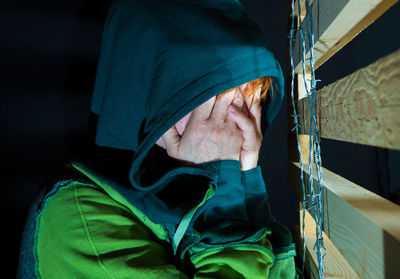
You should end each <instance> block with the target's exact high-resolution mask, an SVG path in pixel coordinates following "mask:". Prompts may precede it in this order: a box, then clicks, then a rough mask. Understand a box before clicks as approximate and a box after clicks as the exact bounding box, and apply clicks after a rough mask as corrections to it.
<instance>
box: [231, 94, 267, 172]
mask: <svg viewBox="0 0 400 279" xmlns="http://www.w3.org/2000/svg"><path fill="white" fill-rule="evenodd" d="M259 93H260V90H259V91H258V92H257V93H256V95H255V96H254V100H256V101H255V102H253V104H251V103H252V99H251V97H247V98H246V99H245V101H246V105H244V106H243V108H242V109H241V108H240V106H239V107H235V106H234V105H232V106H231V109H230V111H229V114H228V117H227V118H228V119H230V120H232V121H234V122H235V123H236V124H237V126H238V127H239V128H240V130H241V131H242V134H243V144H242V147H241V150H240V167H241V170H243V171H245V170H249V169H252V168H255V167H257V164H258V155H259V152H260V148H261V142H262V132H261V105H260V100H259Z"/></svg>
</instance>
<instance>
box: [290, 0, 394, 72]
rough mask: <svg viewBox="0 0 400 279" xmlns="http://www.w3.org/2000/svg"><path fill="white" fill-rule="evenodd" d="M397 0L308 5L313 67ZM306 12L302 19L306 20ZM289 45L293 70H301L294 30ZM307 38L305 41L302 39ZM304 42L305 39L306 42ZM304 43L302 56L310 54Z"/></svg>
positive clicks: (325, 0) (329, 1)
mask: <svg viewBox="0 0 400 279" xmlns="http://www.w3.org/2000/svg"><path fill="white" fill-rule="evenodd" d="M397 1H398V0H335V1H332V0H319V1H314V3H313V4H312V6H311V10H312V18H313V22H314V26H315V28H314V33H315V49H314V59H315V69H317V68H318V67H319V66H321V65H322V64H323V63H324V62H325V61H327V60H328V59H329V58H330V57H331V56H332V55H334V54H335V53H336V52H337V51H339V50H340V49H341V48H342V47H344V46H345V45H346V44H347V43H348V42H350V41H351V40H352V39H353V38H354V37H355V36H357V35H358V34H359V33H360V32H361V31H362V30H364V29H365V28H367V27H368V26H369V25H370V24H372V23H373V22H374V21H375V20H376V19H377V18H378V17H380V16H381V15H382V14H383V13H384V12H385V11H386V10H387V9H389V8H390V7H391V6H393V5H394V4H395V3H396V2H397ZM309 16H310V15H306V17H305V18H304V20H307V17H309ZM295 38H296V39H295V44H294V48H293V59H294V60H293V61H294V65H295V71H296V73H301V72H302V66H301V64H302V63H301V61H302V59H303V54H302V50H301V41H300V35H299V33H298V32H297V34H296V37H295ZM306 41H307V40H306ZM306 43H307V42H306ZM309 48H310V46H309V45H308V44H307V45H306V58H309V57H310V51H309Z"/></svg>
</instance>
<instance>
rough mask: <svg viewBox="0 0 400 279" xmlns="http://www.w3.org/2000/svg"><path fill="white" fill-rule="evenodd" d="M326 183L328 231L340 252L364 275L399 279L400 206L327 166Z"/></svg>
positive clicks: (325, 223)
mask: <svg viewBox="0 0 400 279" xmlns="http://www.w3.org/2000/svg"><path fill="white" fill-rule="evenodd" d="M293 164H294V165H295V166H297V167H298V168H300V164H299V163H293ZM314 170H315V168H314ZM304 171H305V176H306V180H307V179H308V174H309V172H308V167H307V166H305V168H304ZM316 177H317V176H316V173H315V172H314V173H313V179H314V181H315V182H316V180H317V179H316ZM315 184H316V183H315ZM323 184H324V202H323V204H324V205H323V206H324V231H325V233H326V234H327V236H328V237H329V239H330V240H331V241H332V243H333V244H334V245H335V246H336V248H337V249H338V250H339V252H340V253H341V254H342V255H343V257H344V258H345V259H346V260H347V262H348V263H349V264H350V265H351V266H352V268H353V269H354V270H355V271H356V272H357V274H358V275H359V276H360V277H361V278H367V279H370V278H371V279H377V278H398V275H399V274H400V264H399V263H398V259H400V206H398V205H396V204H394V203H392V202H390V201H388V200H386V199H384V198H382V197H380V196H378V195H376V194H374V193H372V192H370V191H368V190H366V189H364V188H362V187H360V186H358V185H356V184H354V183H352V182H351V181H349V180H346V179H345V178H343V177H341V176H339V175H337V174H334V173H332V172H330V171H329V170H327V169H325V168H323Z"/></svg>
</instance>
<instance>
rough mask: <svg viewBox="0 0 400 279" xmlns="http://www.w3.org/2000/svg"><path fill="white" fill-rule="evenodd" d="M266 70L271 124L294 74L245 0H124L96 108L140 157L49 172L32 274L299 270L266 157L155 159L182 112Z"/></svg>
mask: <svg viewBox="0 0 400 279" xmlns="http://www.w3.org/2000/svg"><path fill="white" fill-rule="evenodd" d="M263 76H271V77H272V78H273V86H272V91H273V92H270V93H269V97H268V99H267V101H266V102H265V103H263V112H264V113H263V116H262V130H263V132H265V130H266V129H267V127H268V125H269V124H270V123H271V122H272V120H273V118H274V117H275V115H276V113H277V112H278V110H279V108H280V105H281V103H282V100H283V76H282V71H281V68H280V66H279V64H278V62H277V61H276V59H275V58H274V56H273V54H272V53H271V52H270V51H269V50H268V49H267V47H266V45H265V40H264V36H263V34H262V32H261V30H260V29H259V28H258V26H257V25H256V24H255V23H254V22H253V21H252V20H251V19H250V18H249V17H248V15H247V14H246V12H245V11H244V10H243V7H242V6H241V4H240V2H239V1H237V0H217V1H216V0H198V1H188V0H174V1H172V0H162V1H161V0H146V1H145V0H119V1H115V2H114V3H113V4H112V6H111V8H110V11H109V14H108V17H107V20H106V23H105V27H104V34H103V41H102V45H101V54H100V58H99V65H98V70H97V76H96V83H95V89H94V94H93V99H92V104H91V110H92V112H93V113H94V114H96V115H97V116H98V122H97V127H96V139H95V141H96V144H97V145H98V146H101V147H104V148H107V149H109V150H111V152H112V153H117V152H121V151H123V150H125V151H123V152H129V154H131V158H130V160H129V162H128V163H123V164H122V163H121V162H120V161H119V160H115V161H113V160H105V161H107V164H109V165H111V168H114V170H115V171H116V172H117V173H119V175H110V173H108V172H104V171H102V169H101V166H99V165H101V164H96V163H93V161H92V162H89V163H88V162H83V161H75V162H72V165H71V166H70V167H69V168H68V169H69V170H70V171H67V170H64V172H63V174H61V175H59V176H56V177H55V180H54V181H53V182H52V183H47V184H46V187H45V188H44V189H43V191H42V193H41V195H39V196H38V199H37V201H36V203H35V204H34V205H33V206H32V210H31V214H30V216H29V218H28V221H27V227H26V230H25V235H24V239H23V246H22V249H21V260H20V271H19V272H20V273H19V274H20V276H21V277H22V278H36V277H39V278H40V277H41V276H42V277H44V278H52V275H48V276H47V275H43V274H53V275H54V276H55V277H57V278H60V277H61V276H65V277H68V278H87V277H89V278H91V277H93V278H102V276H103V277H105V278H124V277H136V275H137V276H138V277H139V274H140V278H152V277H151V276H153V277H156V276H158V277H157V278H169V277H168V276H170V277H173V278H176V277H178V278H179V276H181V277H184V276H189V277H191V276H195V277H196V278H265V277H268V276H269V278H293V277H294V276H295V267H294V260H293V257H294V254H295V250H294V245H293V244H292V240H291V236H290V233H289V232H288V230H287V229H286V228H284V227H283V226H281V225H280V224H279V223H277V222H276V221H275V219H274V218H273V217H272V215H271V212H270V208H269V203H268V196H267V192H266V188H265V184H264V180H263V178H262V175H261V169H260V167H257V168H255V169H252V170H249V171H246V172H241V171H240V163H239V162H238V161H233V160H225V161H217V162H208V163H203V164H199V165H196V166H191V167H182V166H179V165H176V164H174V162H173V160H169V159H168V156H166V157H165V158H163V159H162V160H158V163H160V161H161V163H162V164H161V167H160V168H158V167H157V168H156V167H155V164H156V163H157V162H156V163H154V162H153V163H152V161H151V149H152V147H153V146H154V143H155V142H156V140H157V139H158V138H159V137H160V136H161V135H162V134H163V133H164V132H165V131H166V130H167V129H168V128H169V127H171V126H172V125H174V124H175V123H176V122H177V121H178V120H179V119H181V118H182V117H183V116H184V115H186V114H187V113H188V112H190V111H191V110H193V109H194V108H196V107H197V106H199V105H200V104H202V103H203V102H205V101H206V100H208V99H209V98H211V97H212V96H214V95H217V94H219V93H222V92H224V91H226V90H228V89H231V88H234V87H236V86H239V85H241V84H243V83H245V82H248V81H251V80H254V79H257V78H260V77H263ZM164 153H165V152H164ZM164 155H165V154H164ZM156 158H157V157H156ZM159 158H160V157H159ZM119 166H122V167H121V168H120V167H119ZM125 169H126V171H125ZM77 172H78V173H79V175H78V176H79V177H80V178H79V179H78V178H75V177H76V176H77V175H76V173H77ZM155 173H156V174H155ZM81 174H82V175H83V178H82V176H81ZM47 272H50V273H47ZM60 274H62V275H60ZM178 274H179V275H178ZM56 275H57V276H56ZM107 276H108V277H107ZM61 278H62V277H61Z"/></svg>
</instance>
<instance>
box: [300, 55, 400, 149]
mask: <svg viewBox="0 0 400 279" xmlns="http://www.w3.org/2000/svg"><path fill="white" fill-rule="evenodd" d="M297 105H298V108H297V110H298V114H299V122H300V125H301V129H300V132H301V133H303V134H308V129H309V117H310V109H309V105H308V101H307V98H303V99H302V100H300V101H299V102H298V104H297ZM317 125H318V127H319V131H320V136H321V137H323V138H329V139H335V140H341V141H346V142H352V143H358V144H367V145H372V146H379V147H384V148H391V149H397V150H400V50H397V51H395V52H394V53H392V54H390V55H388V56H386V57H384V58H381V59H379V60H378V61H376V62H374V63H373V64H371V65H369V66H367V67H365V68H363V69H360V70H358V71H356V72H354V73H353V74H351V75H349V76H347V77H345V78H343V79H340V80H338V81H336V82H335V83H333V84H330V85H328V86H326V87H324V88H322V89H321V90H319V91H318V93H317Z"/></svg>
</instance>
